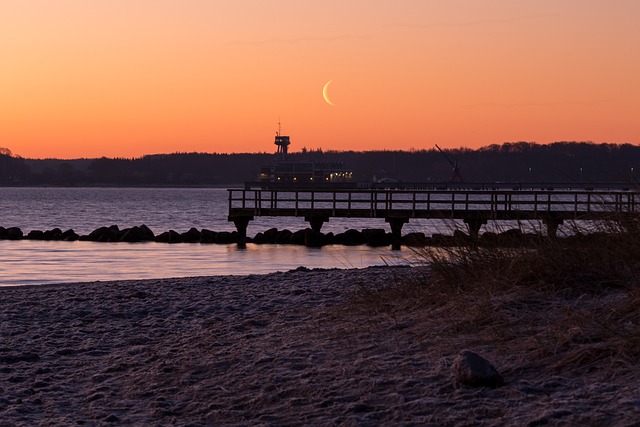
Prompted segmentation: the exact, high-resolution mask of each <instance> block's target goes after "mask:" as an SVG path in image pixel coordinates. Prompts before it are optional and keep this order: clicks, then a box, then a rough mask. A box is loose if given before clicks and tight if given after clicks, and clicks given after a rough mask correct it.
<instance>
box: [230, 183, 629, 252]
mask: <svg viewBox="0 0 640 427" xmlns="http://www.w3.org/2000/svg"><path fill="white" fill-rule="evenodd" d="M228 192H229V221H233V222H234V224H235V225H236V228H237V229H238V233H239V236H240V237H241V240H242V243H241V244H243V243H244V239H246V227H247V224H248V223H249V221H251V220H252V219H254V218H255V217H256V216H290V217H304V218H305V220H306V221H309V223H310V225H311V228H313V229H314V230H316V231H319V230H320V229H321V227H322V224H323V223H324V222H326V221H328V220H329V218H331V217H343V218H384V219H385V221H386V222H387V223H389V225H390V226H391V232H392V234H393V235H394V245H393V247H394V248H395V249H397V248H399V241H400V237H401V236H400V233H401V229H402V226H403V224H406V223H407V222H409V220H410V219H411V218H432V219H460V220H463V221H464V222H465V223H466V224H467V226H468V227H469V232H470V234H471V236H472V237H477V236H478V232H479V230H480V227H481V226H482V225H483V224H486V223H487V221H489V220H493V221H500V220H539V221H542V222H543V223H544V224H545V225H546V226H547V233H548V234H549V235H551V236H554V235H555V233H556V230H557V228H558V226H559V225H560V224H562V223H563V222H564V221H565V220H584V221H594V220H604V219H610V218H614V217H615V218H617V219H623V218H625V217H627V216H634V215H637V214H639V213H640V192H638V191H625V190H564V189H563V190H548V189H540V190H536V189H529V190H505V189H496V190H475V189H472V190H465V189H452V190H381V189H376V190H362V189H348V190H347V189H334V190H331V189H318V190H283V189H278V190H273V189H268V190H265V189H246V188H245V189H229V190H228Z"/></svg>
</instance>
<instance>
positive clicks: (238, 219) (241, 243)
mask: <svg viewBox="0 0 640 427" xmlns="http://www.w3.org/2000/svg"><path fill="white" fill-rule="evenodd" d="M252 219H253V217H252V216H234V217H229V221H233V224H234V225H235V226H236V230H238V243H237V244H238V247H239V248H246V247H247V225H249V221H251V220H252Z"/></svg>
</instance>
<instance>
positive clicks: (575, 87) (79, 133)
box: [0, 0, 640, 158]
mask: <svg viewBox="0 0 640 427" xmlns="http://www.w3.org/2000/svg"><path fill="white" fill-rule="evenodd" d="M638 22H640V1H637V0H610V1H604V0H535V1H534V0H530V1H525V0H481V1H480V0H446V1H443V0H350V1H345V0H335V1H307V0H291V1H285V0H269V1H266V0H253V1H252V0H233V1H222V0H180V1H178V0H25V1H3V2H2V3H0V147H6V148H9V149H10V150H11V151H13V153H14V154H17V155H21V156H23V157H28V158H44V157H57V158H78V157H100V156H108V157H138V156H141V155H144V154H154V153H172V152H192V151H197V152H218V153H221V152H257V151H267V152H274V151H275V148H276V147H275V146H274V145H273V136H274V134H275V132H276V131H277V129H278V121H279V120H280V121H281V122H282V133H283V134H288V135H291V141H292V145H291V147H290V149H291V150H292V151H299V150H300V149H301V148H302V147H307V148H322V149H324V150H328V149H332V150H378V149H407V150H408V149H412V148H415V149H429V148H433V147H434V145H435V144H438V145H440V146H441V147H443V148H445V147H446V148H455V147H471V148H476V147H480V146H485V145H489V144H494V143H502V142H505V141H534V142H538V143H549V142H553V141H563V140H564V141H593V142H611V143H633V144H638V143H640V117H639V116H640V115H639V112H640V83H639V82H638V79H639V77H640V55H639V54H638V46H640V25H639V24H638ZM329 80H331V81H332V83H331V85H330V86H329V88H328V96H329V97H330V100H331V102H333V103H334V104H335V105H334V106H332V105H329V104H328V103H327V102H325V100H324V99H323V96H322V88H323V86H324V85H325V83H327V82H328V81H329Z"/></svg>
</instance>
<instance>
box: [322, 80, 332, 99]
mask: <svg viewBox="0 0 640 427" xmlns="http://www.w3.org/2000/svg"><path fill="white" fill-rule="evenodd" d="M332 81H333V80H329V81H328V82H327V83H326V84H325V85H324V87H323V88H322V97H323V98H324V100H325V101H327V104H329V105H335V104H334V103H333V102H331V100H330V99H329V95H328V94H327V92H328V90H329V85H330V84H331V82H332Z"/></svg>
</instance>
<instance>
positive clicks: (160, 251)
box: [0, 187, 450, 286]
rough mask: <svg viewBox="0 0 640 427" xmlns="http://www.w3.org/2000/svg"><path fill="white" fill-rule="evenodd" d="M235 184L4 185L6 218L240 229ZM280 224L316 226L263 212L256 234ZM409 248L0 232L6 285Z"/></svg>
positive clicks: (80, 227) (347, 259) (0, 204)
mask: <svg viewBox="0 0 640 427" xmlns="http://www.w3.org/2000/svg"><path fill="white" fill-rule="evenodd" d="M227 194H228V193H227V191H226V189H212V188H206V189H201V188H198V189H193V188H186V189H183V188H180V189H176V188H157V189H154V188H57V187H56V188H0V226H3V227H5V228H8V227H20V228H21V229H22V231H23V232H24V233H25V234H26V233H28V232H29V231H31V230H48V229H52V228H55V227H58V228H60V229H62V230H63V231H64V230H67V229H69V228H72V229H73V230H75V231H76V232H77V233H79V234H88V233H90V232H91V231H93V230H95V229H96V228H98V227H101V226H109V225H112V224H116V225H118V226H119V227H120V228H126V227H132V226H135V225H141V224H146V225H147V226H148V227H150V228H151V229H152V230H153V231H154V232H155V233H156V234H159V233H161V232H164V231H168V230H170V229H173V230H176V231H178V232H184V231H187V230H188V229H189V228H191V227H196V228H198V229H202V228H208V229H210V230H214V231H224V230H227V231H232V230H234V229H235V228H234V226H233V223H230V222H228V221H227V210H228V201H227V200H228V199H227V197H228V195H227ZM271 227H276V228H278V229H284V228H288V229H290V230H292V231H295V230H298V229H303V228H306V227H308V224H307V223H306V222H305V221H304V220H303V219H302V218H262V217H261V218H256V220H255V221H252V222H251V223H250V224H249V228H248V231H247V233H248V235H249V236H253V235H255V234H256V233H257V232H259V231H265V230H267V229H269V228H271ZM367 227H370V228H385V229H388V224H385V223H384V220H363V219H335V218H332V219H331V220H330V221H329V222H327V223H325V224H324V225H323V228H322V231H323V232H329V231H332V232H334V233H337V232H342V231H344V230H346V229H348V228H357V229H362V228H367ZM447 230H450V225H448V224H446V223H442V222H434V223H423V224H420V223H418V222H416V223H410V224H408V225H406V226H405V228H404V230H403V231H404V232H409V231H425V232H427V233H433V232H447ZM411 255H412V252H411V251H409V250H403V251H400V252H395V253H394V252H392V251H391V250H390V249H389V248H369V247H366V246H357V247H346V246H339V245H336V246H325V247H323V248H319V249H318V248H306V247H301V246H292V245H291V246H290V245H252V244H249V245H247V248H246V249H244V250H240V249H238V248H237V247H236V246H235V245H210V244H208V245H205V244H175V245H168V244H161V243H136V244H128V243H95V242H42V241H30V240H22V241H6V240H0V286H6V285H25V284H47V283H69V282H78V281H95V280H101V281H105V280H130V279H147V278H163V277H182V276H202V275H218V274H253V273H268V272H274V271H286V270H290V269H294V268H297V267H299V266H305V267H309V268H334V267H336V268H352V267H355V268H361V267H367V266H371V265H382V264H385V263H402V262H406V259H407V258H408V257H409V256H411Z"/></svg>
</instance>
